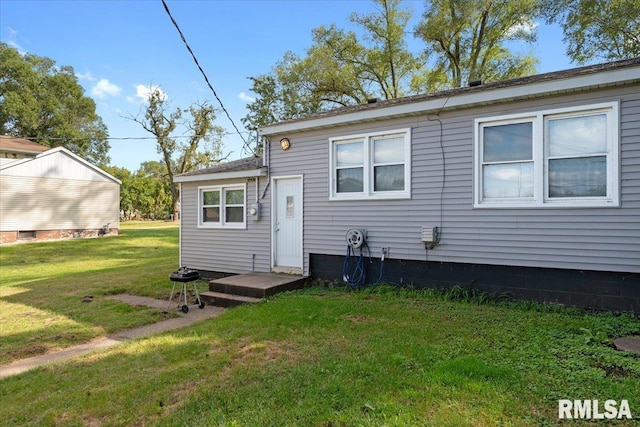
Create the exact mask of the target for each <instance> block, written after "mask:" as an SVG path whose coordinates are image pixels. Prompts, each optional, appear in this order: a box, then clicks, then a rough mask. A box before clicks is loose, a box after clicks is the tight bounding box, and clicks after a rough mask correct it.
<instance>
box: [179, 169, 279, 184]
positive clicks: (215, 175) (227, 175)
mask: <svg viewBox="0 0 640 427" xmlns="http://www.w3.org/2000/svg"><path fill="white" fill-rule="evenodd" d="M266 175H267V168H266V167H262V168H259V169H251V170H244V171H233V172H211V173H201V174H194V175H178V176H176V177H174V178H173V182H178V183H179V182H198V181H220V180H223V179H235V178H255V177H259V176H266Z"/></svg>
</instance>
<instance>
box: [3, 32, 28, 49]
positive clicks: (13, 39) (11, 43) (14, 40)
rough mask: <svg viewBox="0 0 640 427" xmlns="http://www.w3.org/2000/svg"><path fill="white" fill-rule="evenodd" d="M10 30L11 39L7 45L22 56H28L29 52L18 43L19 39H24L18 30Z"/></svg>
mask: <svg viewBox="0 0 640 427" xmlns="http://www.w3.org/2000/svg"><path fill="white" fill-rule="evenodd" d="M8 28H9V38H8V40H7V41H6V43H7V45H9V46H10V47H12V48H14V49H15V50H17V51H18V53H19V54H20V55H22V56H24V55H26V53H27V51H26V50H25V49H24V48H23V47H22V46H20V44H19V43H18V39H22V37H21V36H20V34H19V33H18V31H17V30H15V29H13V28H11V27H8Z"/></svg>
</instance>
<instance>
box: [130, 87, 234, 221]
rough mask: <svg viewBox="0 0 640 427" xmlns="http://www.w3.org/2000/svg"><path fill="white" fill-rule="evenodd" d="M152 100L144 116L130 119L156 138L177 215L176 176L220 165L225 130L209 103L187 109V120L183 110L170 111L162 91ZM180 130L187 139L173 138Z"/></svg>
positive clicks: (140, 115)
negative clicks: (217, 120) (217, 121)
mask: <svg viewBox="0 0 640 427" xmlns="http://www.w3.org/2000/svg"><path fill="white" fill-rule="evenodd" d="M148 101H149V103H148V104H147V107H146V109H144V113H142V112H141V113H140V114H138V116H130V117H129V119H131V120H133V121H135V122H136V123H138V124H140V125H141V126H142V127H143V129H144V130H146V131H147V132H149V133H151V134H152V135H153V136H154V137H155V138H156V143H157V147H156V148H157V150H158V154H160V155H161V157H162V164H164V168H165V169H164V173H165V174H164V177H165V182H166V183H167V185H168V187H169V188H170V192H171V207H172V212H173V213H174V214H176V213H177V211H178V201H179V197H180V194H179V189H178V186H177V185H176V184H175V183H174V182H173V177H174V176H176V175H179V174H182V173H186V172H190V171H193V170H196V169H199V168H201V167H207V166H211V165H214V164H216V163H219V162H220V161H221V160H222V159H223V155H222V135H223V134H224V129H222V128H221V127H219V126H216V125H215V124H214V121H215V119H216V115H215V109H214V108H213V107H212V106H211V105H209V104H207V103H202V104H194V105H191V106H190V107H189V108H188V109H187V112H188V115H189V116H190V117H189V118H186V119H184V118H183V114H184V112H183V110H181V109H180V108H176V109H175V110H173V111H170V110H169V107H168V106H167V104H166V97H165V95H164V92H162V90H161V89H160V88H156V89H154V90H152V91H151V93H150V95H149V100H148ZM179 127H182V128H183V129H184V130H185V134H184V135H182V137H183V138H179V137H176V136H174V135H173V134H174V132H175V131H176V129H177V128H179ZM181 140H182V141H181ZM174 218H177V216H174Z"/></svg>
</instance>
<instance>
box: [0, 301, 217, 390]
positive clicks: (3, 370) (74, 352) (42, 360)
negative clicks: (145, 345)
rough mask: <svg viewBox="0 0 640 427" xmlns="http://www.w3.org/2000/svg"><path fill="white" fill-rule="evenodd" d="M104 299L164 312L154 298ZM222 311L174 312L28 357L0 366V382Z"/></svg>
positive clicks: (164, 304)
mask: <svg viewBox="0 0 640 427" xmlns="http://www.w3.org/2000/svg"><path fill="white" fill-rule="evenodd" d="M107 298H111V299H116V300H118V301H122V302H125V303H127V304H131V305H146V306H148V307H152V308H158V309H161V310H167V301H163V300H157V299H154V298H147V297H139V296H135V295H127V294H120V295H114V296H110V297H107ZM175 308H176V305H174V304H172V307H171V309H172V310H173V309H175ZM225 310H226V309H225V308H221V307H213V306H205V307H204V308H203V309H200V308H197V307H193V308H190V309H189V312H188V313H187V314H184V313H182V312H181V311H179V310H175V311H176V313H178V314H180V317H176V318H173V319H167V320H163V321H161V322H158V323H153V324H151V325H146V326H141V327H139V328H133V329H127V330H124V331H120V332H118V333H116V334H113V335H110V336H108V337H103V338H97V339H95V340H93V341H90V342H88V343H85V344H79V345H76V346H73V347H69V348H66V349H64V350H59V351H53V352H51V353H46V354H43V355H40V356H35V357H30V358H28V359H22V360H16V361H15V362H13V363H10V364H9V365H3V366H0V379H1V378H6V377H9V376H11V375H17V374H20V373H22V372H26V371H28V370H30V369H33V368H37V367H39V366H44V365H49V364H52V363H56V362H62V361H65V360H69V359H71V358H73V357H76V356H81V355H83V354H87V353H91V352H93V351H96V350H102V349H105V348H109V347H111V346H114V345H116V344H119V343H121V342H123V341H128V340H132V339H136V338H142V337H145V336H147V335H151V334H157V333H160V332H165V331H170V330H173V329H179V328H183V327H185V326H189V325H192V324H194V323H196V322H199V321H201V320H205V319H210V318H212V317H216V316H219V315H220V314H222V313H224V312H225Z"/></svg>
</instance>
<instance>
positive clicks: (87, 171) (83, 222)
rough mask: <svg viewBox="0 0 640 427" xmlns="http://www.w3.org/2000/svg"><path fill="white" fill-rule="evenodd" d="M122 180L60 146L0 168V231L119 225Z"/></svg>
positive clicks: (80, 228)
mask: <svg viewBox="0 0 640 427" xmlns="http://www.w3.org/2000/svg"><path fill="white" fill-rule="evenodd" d="M119 210H120V184H119V183H118V182H117V180H115V178H113V177H111V176H110V175H108V174H106V173H105V172H104V171H101V170H100V169H98V168H96V167H95V166H93V165H90V164H88V163H86V162H85V161H84V160H81V159H79V158H76V157H75V156H74V155H73V154H70V153H67V152H65V151H63V150H62V149H54V150H49V151H46V152H44V153H41V154H40V155H38V156H37V157H33V158H25V159H21V160H17V161H15V162H11V163H6V164H3V165H2V168H1V169H0V231H39V230H85V229H89V230H91V229H100V228H102V227H103V226H105V225H106V224H108V223H109V224H110V228H118V221H119V217H120V214H119Z"/></svg>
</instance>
